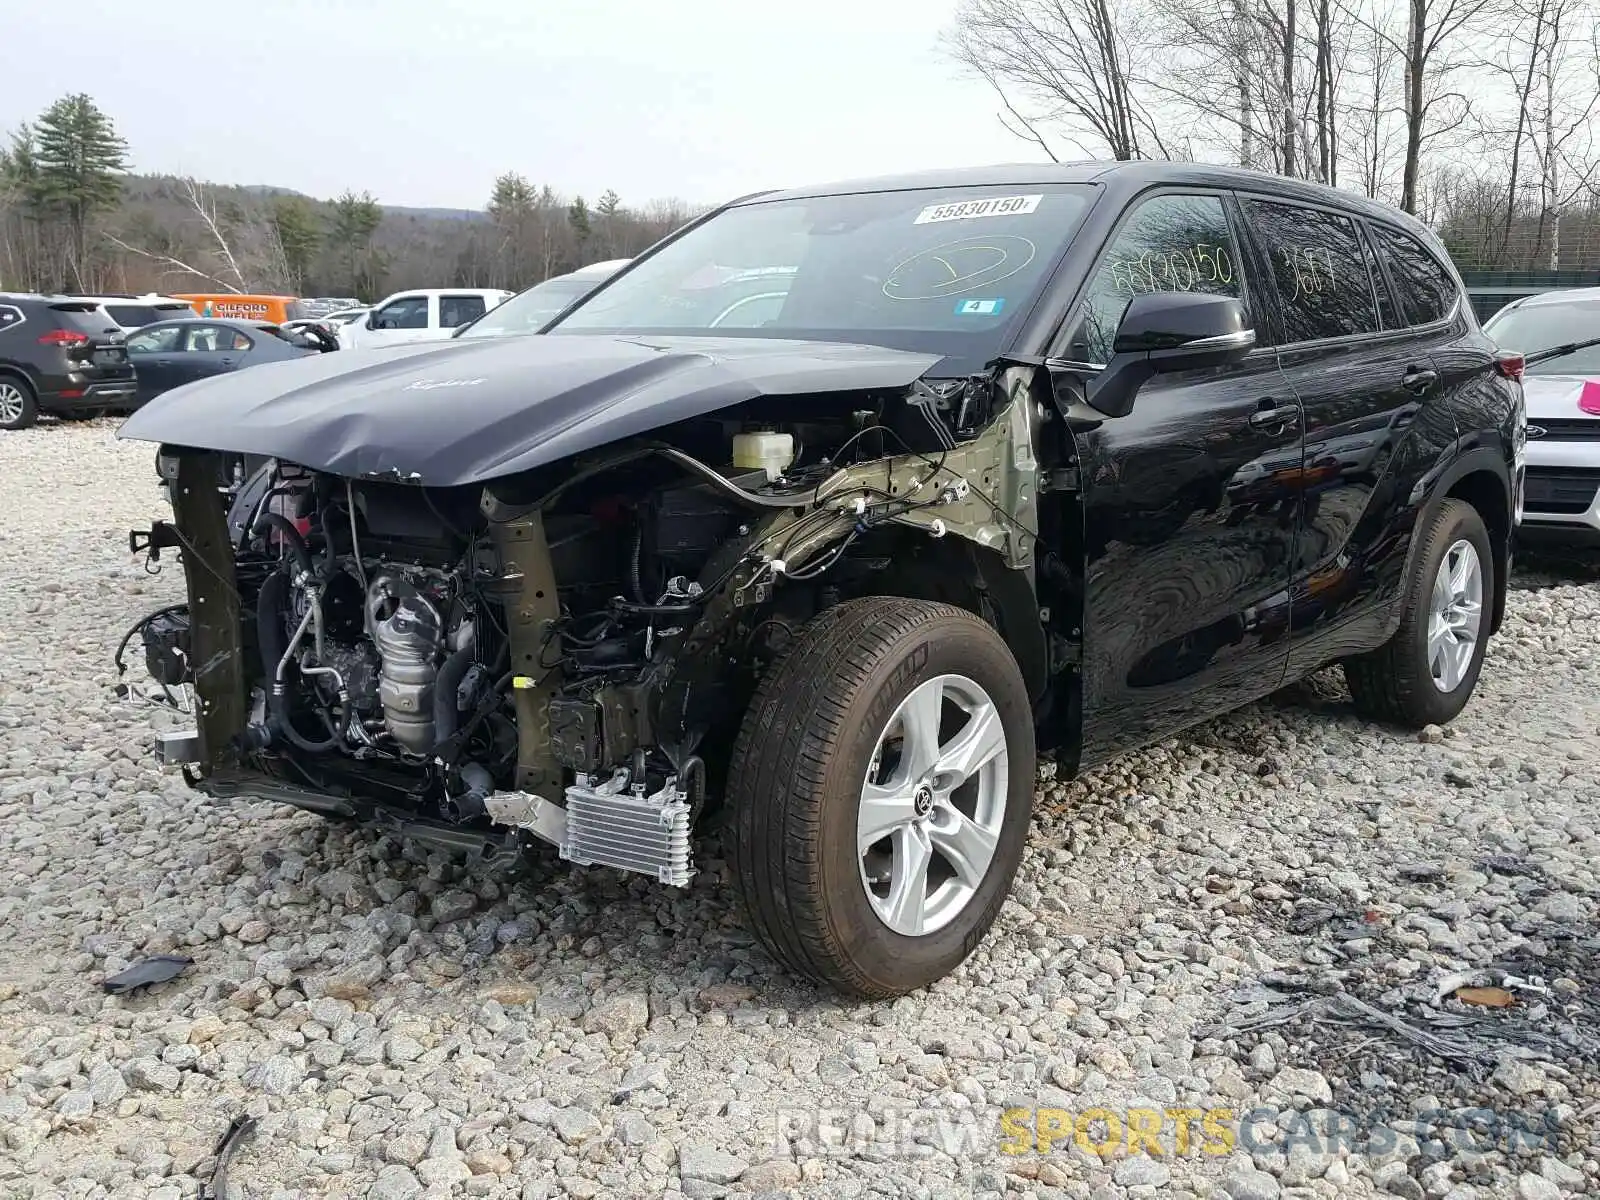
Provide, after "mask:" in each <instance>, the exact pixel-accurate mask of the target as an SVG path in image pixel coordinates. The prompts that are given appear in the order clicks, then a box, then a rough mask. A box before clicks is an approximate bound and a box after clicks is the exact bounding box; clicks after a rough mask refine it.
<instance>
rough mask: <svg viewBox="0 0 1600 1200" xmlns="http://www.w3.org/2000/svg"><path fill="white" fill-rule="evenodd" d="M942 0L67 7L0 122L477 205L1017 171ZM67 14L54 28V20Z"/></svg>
mask: <svg viewBox="0 0 1600 1200" xmlns="http://www.w3.org/2000/svg"><path fill="white" fill-rule="evenodd" d="M955 6H956V5H955V0H808V2H806V3H801V4H795V3H784V2H781V0H777V2H775V0H567V2H557V0H520V2H519V0H258V2H257V3H253V4H243V3H240V2H239V0H210V2H206V0H157V3H155V4H151V5H144V6H140V5H132V6H130V5H129V4H127V3H126V0H118V2H116V3H112V2H111V0H73V3H72V4H71V5H70V9H71V16H70V18H65V17H63V15H62V13H60V12H58V11H56V10H55V9H52V8H51V6H50V5H48V4H16V5H15V6H14V7H15V11H13V12H9V13H7V15H6V18H5V33H4V38H3V41H4V51H3V57H4V60H5V67H6V69H5V86H4V87H3V88H0V126H4V127H5V128H8V129H9V128H13V127H15V126H16V125H17V124H18V123H19V122H21V121H24V120H28V119H31V118H32V117H34V116H36V115H37V114H38V112H39V111H40V110H42V109H43V108H45V107H46V106H47V105H49V104H50V103H51V102H52V101H53V100H55V99H57V98H58V97H60V96H62V95H64V94H66V93H69V92H76V91H83V92H88V93H89V94H90V95H91V96H93V97H94V99H95V101H96V102H97V103H98V104H99V105H100V106H101V107H102V108H103V109H105V110H106V111H107V112H108V113H109V114H110V115H111V116H112V118H113V119H114V120H115V121H116V123H117V127H118V129H119V131H120V132H121V133H122V135H123V137H125V138H126V139H127V141H128V145H129V149H130V152H131V157H132V162H133V166H134V169H135V170H139V171H152V172H172V173H180V174H190V175H195V176H199V177H200V178H202V179H207V180H212V181H215V182H219V183H266V184H276V185H280V186H283V187H291V188H294V189H296V190H299V191H303V192H307V193H309V194H311V195H314V196H318V197H329V196H333V195H335V194H337V193H338V192H341V191H343V190H344V189H345V188H353V189H355V190H356V191H362V190H368V191H371V192H372V193H373V194H374V195H375V196H377V197H378V199H380V200H382V201H384V202H385V203H389V204H414V205H447V206H452V207H471V208H481V207H482V206H483V204H484V203H485V201H486V199H487V197H488V194H489V189H490V186H491V184H492V183H493V180H494V178H495V176H496V175H498V174H500V173H501V172H503V171H507V170H515V171H520V172H521V173H523V174H524V175H526V176H527V177H528V178H529V179H531V180H533V181H535V182H536V183H549V184H550V185H552V186H553V187H555V188H556V189H557V190H559V191H562V192H566V193H574V192H576V193H581V194H583V195H585V196H588V197H590V198H591V199H593V198H594V197H596V196H598V195H599V194H600V193H601V192H603V191H604V190H605V189H606V188H608V187H609V188H614V189H616V191H617V192H618V193H619V194H620V195H621V196H622V198H623V200H624V202H625V203H633V204H639V203H642V202H644V201H646V200H649V199H651V198H654V197H669V196H670V197H677V198H680V199H684V200H688V201H690V202H693V203H712V202H715V201H719V200H723V199H727V198H729V197H731V196H733V195H736V194H739V193H742V192H746V191H754V190H756V189H758V188H765V187H779V186H784V185H788V184H800V183H807V182H819V181H823V180H829V179H835V178H844V177H849V176H855V175H864V174H877V173H881V172H887V171H896V170H902V169H908V168H911V169H914V168H918V167H935V166H959V165H969V164H979V163H994V162H1018V161H1025V160H1031V159H1034V158H1037V157H1038V156H1039V155H1038V151H1037V150H1036V149H1034V148H1032V147H1030V146H1028V145H1027V144H1025V143H1023V142H1021V141H1019V140H1018V139H1016V138H1014V137H1012V136H1011V135H1010V134H1008V133H1007V132H1006V131H1005V130H1004V129H1003V128H1002V127H1001V125H1000V123H999V121H998V119H997V118H996V116H995V113H996V111H997V109H998V107H999V106H998V104H997V102H996V100H995V98H994V96H993V95H992V94H991V93H990V91H989V89H988V88H987V86H986V85H984V84H982V83H979V82H976V81H972V80H969V79H966V78H964V77H962V75H961V74H960V72H959V71H958V69H957V68H956V66H955V65H954V64H953V63H952V62H950V60H949V59H948V58H946V57H945V56H943V54H942V53H941V52H940V50H939V47H938V45H937V40H938V36H939V33H940V32H941V31H942V30H943V29H945V28H946V27H947V26H948V25H949V23H950V19H951V14H952V13H953V11H954V9H955ZM64 20H65V22H66V23H65V24H63V21H64Z"/></svg>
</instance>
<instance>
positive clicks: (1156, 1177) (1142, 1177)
mask: <svg viewBox="0 0 1600 1200" xmlns="http://www.w3.org/2000/svg"><path fill="white" fill-rule="evenodd" d="M1171 1179H1172V1171H1171V1169H1170V1168H1169V1167H1168V1166H1167V1164H1166V1163H1164V1162H1157V1161H1156V1160H1155V1159H1153V1158H1147V1157H1145V1156H1144V1155H1142V1154H1141V1155H1139V1156H1137V1157H1135V1158H1125V1159H1123V1160H1122V1161H1121V1162H1120V1163H1118V1164H1117V1169H1116V1171H1115V1172H1113V1174H1112V1180H1113V1181H1114V1182H1116V1183H1119V1184H1121V1185H1122V1186H1123V1187H1154V1188H1164V1187H1166V1186H1167V1184H1168V1182H1170V1181H1171Z"/></svg>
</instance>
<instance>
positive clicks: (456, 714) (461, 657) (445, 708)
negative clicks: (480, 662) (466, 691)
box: [433, 643, 475, 747]
mask: <svg viewBox="0 0 1600 1200" xmlns="http://www.w3.org/2000/svg"><path fill="white" fill-rule="evenodd" d="M474 653H475V651H474V648H473V646H472V645H471V643H468V644H467V645H465V646H463V647H462V648H461V649H459V650H457V651H456V652H455V653H454V654H452V655H451V656H450V657H449V658H447V659H445V660H444V666H442V667H440V668H439V674H438V675H437V676H436V677H435V679H434V681H433V730H434V742H433V744H434V745H435V746H436V747H437V746H439V745H442V744H443V743H444V742H445V741H447V740H448V739H449V738H450V737H452V736H453V735H454V734H455V731H456V728H457V726H458V725H459V723H460V721H459V718H460V715H461V710H460V708H459V707H458V706H457V704H456V693H457V692H458V691H459V690H460V687H461V680H462V678H463V677H464V676H465V675H466V673H467V668H468V667H470V666H471V665H472V656H473V654H474Z"/></svg>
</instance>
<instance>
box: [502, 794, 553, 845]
mask: <svg viewBox="0 0 1600 1200" xmlns="http://www.w3.org/2000/svg"><path fill="white" fill-rule="evenodd" d="M483 807H484V809H485V810H486V811H487V812H488V814H489V819H490V820H491V821H493V822H494V823H495V824H496V825H510V826H513V827H515V828H517V829H525V830H527V831H528V832H529V833H531V834H533V835H534V836H535V837H538V838H542V839H543V840H545V841H547V842H549V843H550V844H551V845H553V846H562V847H564V846H565V845H566V844H567V814H566V812H565V810H563V809H562V807H561V806H560V805H559V804H553V803H551V802H550V801H549V800H546V799H545V798H544V797H543V796H536V795H534V794H533V793H532V792H491V793H490V794H489V795H487V796H485V797H484V798H483Z"/></svg>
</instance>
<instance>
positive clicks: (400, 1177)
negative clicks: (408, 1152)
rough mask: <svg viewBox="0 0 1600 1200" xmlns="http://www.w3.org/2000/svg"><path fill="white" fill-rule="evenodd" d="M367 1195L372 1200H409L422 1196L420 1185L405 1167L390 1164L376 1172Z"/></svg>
mask: <svg viewBox="0 0 1600 1200" xmlns="http://www.w3.org/2000/svg"><path fill="white" fill-rule="evenodd" d="M367 1195H368V1196H370V1197H372V1198H373V1200H411V1197H413V1196H420V1195H422V1184H420V1183H418V1182H417V1177H416V1176H415V1175H413V1174H412V1173H411V1172H410V1171H408V1170H407V1169H406V1168H405V1167H402V1166H396V1165H394V1164H392V1163H391V1164H390V1165H389V1166H387V1167H384V1168H383V1169H382V1170H380V1171H379V1172H378V1177H377V1179H375V1180H373V1183H372V1186H371V1187H370V1188H369V1189H367Z"/></svg>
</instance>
